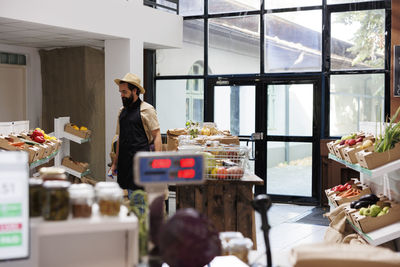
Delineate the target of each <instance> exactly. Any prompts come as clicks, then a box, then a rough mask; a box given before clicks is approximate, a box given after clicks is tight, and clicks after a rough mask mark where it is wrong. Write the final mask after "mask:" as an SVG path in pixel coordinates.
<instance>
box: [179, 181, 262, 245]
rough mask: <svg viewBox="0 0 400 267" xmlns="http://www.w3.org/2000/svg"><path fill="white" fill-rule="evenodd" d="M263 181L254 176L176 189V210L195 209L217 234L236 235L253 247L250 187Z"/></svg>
mask: <svg viewBox="0 0 400 267" xmlns="http://www.w3.org/2000/svg"><path fill="white" fill-rule="evenodd" d="M263 184H264V181H263V180H262V179H261V178H259V177H258V176H256V175H254V174H245V176H244V177H242V179H240V180H237V181H235V180H222V179H221V180H206V182H205V184H202V185H191V186H177V187H176V207H177V209H183V208H195V209H196V210H198V211H199V212H200V213H202V214H204V215H206V216H207V217H208V218H209V219H210V220H211V222H212V223H213V224H214V226H215V227H216V229H217V231H219V232H223V231H238V232H241V233H242V234H243V235H244V236H245V237H249V238H251V239H252V240H253V244H254V247H256V246H257V242H256V230H255V219H254V209H253V207H252V206H251V200H253V197H254V194H253V186H254V185H263Z"/></svg>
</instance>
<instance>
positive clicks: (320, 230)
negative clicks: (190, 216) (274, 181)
mask: <svg viewBox="0 0 400 267" xmlns="http://www.w3.org/2000/svg"><path fill="white" fill-rule="evenodd" d="M169 202H170V203H169V208H170V210H169V211H170V215H172V214H173V213H174V212H175V198H174V196H173V197H172V198H170V201H169ZM313 208H314V206H299V205H292V204H273V205H272V207H271V208H270V210H269V212H268V220H269V224H270V226H271V229H270V233H269V238H270V245H271V252H272V262H273V266H291V265H290V264H289V254H290V250H291V248H293V247H295V246H298V245H301V244H310V243H320V242H322V241H323V239H324V235H325V231H326V229H327V227H326V226H320V225H313V224H302V223H296V221H297V220H299V219H301V218H303V217H305V216H307V215H309V214H310V213H311V211H312V209H313ZM256 235H257V237H256V238H257V252H252V253H251V255H250V256H249V259H250V263H254V262H256V263H258V264H259V265H260V266H266V256H265V242H264V235H263V232H262V230H261V217H260V215H259V214H258V213H257V212H256Z"/></svg>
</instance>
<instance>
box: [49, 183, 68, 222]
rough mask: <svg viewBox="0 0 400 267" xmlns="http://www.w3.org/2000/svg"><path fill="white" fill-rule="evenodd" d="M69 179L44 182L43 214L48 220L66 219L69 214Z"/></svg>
mask: <svg viewBox="0 0 400 267" xmlns="http://www.w3.org/2000/svg"><path fill="white" fill-rule="evenodd" d="M70 185H71V183H70V182H68V181H46V182H44V183H43V208H42V216H43V219H44V220H46V221H62V220H66V219H67V218H68V215H69V193H68V187H69V186H70Z"/></svg>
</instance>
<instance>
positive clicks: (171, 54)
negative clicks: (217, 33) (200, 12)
mask: <svg viewBox="0 0 400 267" xmlns="http://www.w3.org/2000/svg"><path fill="white" fill-rule="evenodd" d="M203 58H204V21H203V20H202V19H199V20H185V21H184V22H183V42H182V48H176V49H158V50H157V51H156V73H157V76H164V75H187V74H188V70H189V69H190V68H191V67H192V64H193V62H195V61H197V60H198V59H203ZM196 74H198V75H202V74H203V73H202V72H198V73H196Z"/></svg>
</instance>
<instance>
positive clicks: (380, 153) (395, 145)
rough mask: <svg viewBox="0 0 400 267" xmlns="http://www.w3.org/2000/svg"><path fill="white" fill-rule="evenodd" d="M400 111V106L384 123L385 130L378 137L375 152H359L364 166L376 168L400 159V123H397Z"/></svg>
mask: <svg viewBox="0 0 400 267" xmlns="http://www.w3.org/2000/svg"><path fill="white" fill-rule="evenodd" d="M399 113H400V108H398V109H397V111H396V113H395V114H394V116H393V117H392V118H391V119H390V121H389V122H388V123H386V124H384V129H383V132H382V129H381V133H380V134H379V135H378V136H377V137H376V140H375V145H374V152H367V151H360V152H357V153H358V158H359V163H360V165H361V166H362V167H364V168H368V169H374V168H377V167H379V166H382V165H384V164H386V163H389V162H392V161H395V160H397V159H400V144H399V142H400V123H398V122H397V123H396V121H397V117H398V115H399Z"/></svg>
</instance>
